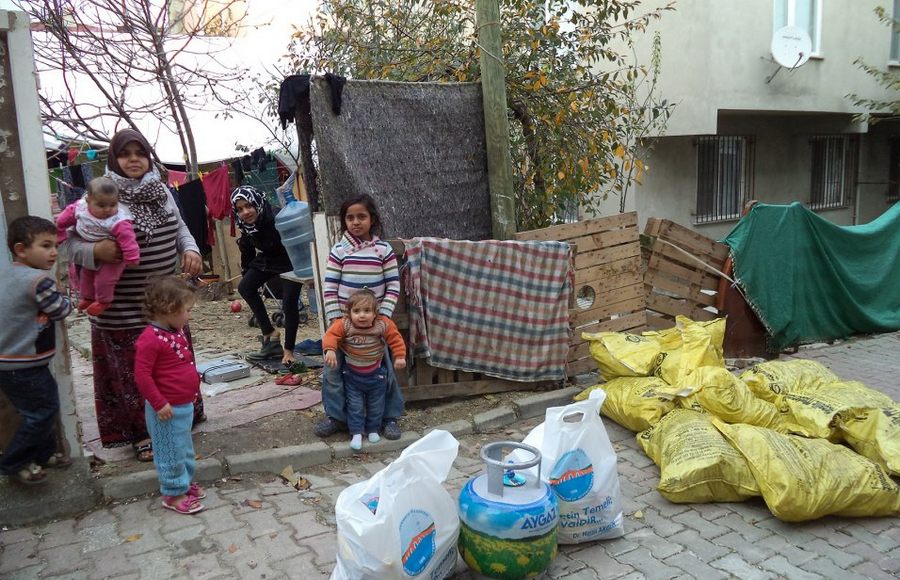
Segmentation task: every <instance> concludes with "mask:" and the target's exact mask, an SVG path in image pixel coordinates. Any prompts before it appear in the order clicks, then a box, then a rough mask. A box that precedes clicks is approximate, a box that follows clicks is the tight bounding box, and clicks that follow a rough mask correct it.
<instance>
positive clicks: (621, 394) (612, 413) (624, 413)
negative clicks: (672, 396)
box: [575, 377, 675, 432]
mask: <svg viewBox="0 0 900 580" xmlns="http://www.w3.org/2000/svg"><path fill="white" fill-rule="evenodd" d="M665 386H667V385H666V384H665V383H664V382H663V381H662V380H661V379H658V378H656V377H619V378H617V379H613V380H611V381H607V382H606V383H604V384H602V385H595V386H593V387H589V388H587V389H585V390H584V391H582V392H581V393H579V394H577V395H575V400H576V401H583V400H585V399H587V398H588V396H590V393H591V391H593V390H595V389H603V390H604V391H605V392H606V399H605V400H604V401H603V406H602V407H600V413H601V414H603V415H605V416H607V417H609V418H610V419H612V420H613V421H615V422H616V423H618V424H619V425H621V426H623V427H625V428H626V429H631V430H632V431H635V432H637V431H643V430H644V429H647V428H649V427H650V426H651V425H654V424H655V423H656V422H657V421H659V420H660V418H661V417H662V416H663V415H665V414H666V413H668V412H669V411H671V410H672V409H674V408H675V403H674V401H671V400H669V399H666V398H664V397H661V396H660V395H659V394H658V393H657V390H658V389H660V388H662V387H665Z"/></svg>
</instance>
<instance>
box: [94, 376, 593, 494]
mask: <svg viewBox="0 0 900 580" xmlns="http://www.w3.org/2000/svg"><path fill="white" fill-rule="evenodd" d="M581 390H582V389H580V388H578V387H567V388H565V389H559V390H556V391H547V392H543V393H537V394H534V395H529V396H527V397H523V398H521V399H519V400H517V401H514V402H513V403H512V406H503V407H498V408H496V409H491V410H490V411H485V412H484V413H478V414H477V415H475V416H473V417H472V420H471V421H467V420H465V419H459V420H457V421H453V422H452V423H446V424H443V425H437V426H435V427H431V428H429V429H426V430H425V431H424V432H423V433H422V434H423V435H424V434H427V433H430V432H431V431H434V430H435V429H441V430H444V431H449V432H450V433H451V434H453V436H454V437H461V436H463V435H469V434H471V433H485V432H487V431H490V430H492V429H498V428H501V427H505V426H507V425H512V424H513V423H516V422H517V421H519V420H522V419H531V418H534V417H539V416H541V415H543V413H544V411H545V410H546V409H547V407H554V406H559V405H565V404H567V403H569V402H571V401H572V397H573V396H574V395H576V394H577V393H579V392H581ZM420 437H421V435H420V434H419V433H417V432H415V431H404V432H403V435H402V436H401V437H400V439H397V440H395V441H391V440H389V439H382V440H381V441H379V442H378V443H374V444H373V443H368V442H367V441H364V442H363V451H362V452H363V453H387V452H389V451H397V450H399V449H405V448H406V447H408V446H409V445H411V444H413V443H414V442H416V441H418V440H419V438H420ZM352 455H354V452H353V450H352V449H350V447H349V446H348V445H347V442H346V441H343V440H342V441H340V442H338V441H334V442H325V441H317V442H315V443H310V444H307V445H293V446H290V447H280V448H277V449H264V450H262V451H252V452H248V453H237V454H234V455H228V456H226V457H225V458H224V460H222V461H220V460H218V459H203V460H200V461H198V462H197V472H196V473H195V479H197V480H198V481H204V482H209V481H213V480H216V479H221V478H223V477H228V476H233V475H240V474H243V473H258V472H269V473H281V470H282V469H284V468H285V467H286V466H288V465H291V466H293V467H294V469H298V468H303V467H313V466H316V465H324V464H328V463H331V461H333V460H335V459H344V458H347V457H350V456H352ZM158 488H159V482H158V481H157V479H156V471H155V470H153V469H150V470H147V471H141V472H138V473H131V474H128V475H120V476H115V477H110V478H109V480H108V481H107V482H106V483H105V484H104V485H103V495H104V496H105V497H106V498H109V499H126V498H130V497H134V496H137V495H143V494H145V493H151V492H154V491H156V490H157V489H158Z"/></svg>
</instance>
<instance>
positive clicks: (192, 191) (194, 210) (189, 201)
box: [178, 179, 210, 254]
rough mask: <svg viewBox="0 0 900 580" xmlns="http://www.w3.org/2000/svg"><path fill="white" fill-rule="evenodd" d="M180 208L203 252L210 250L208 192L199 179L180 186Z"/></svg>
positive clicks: (186, 223) (182, 216)
mask: <svg viewBox="0 0 900 580" xmlns="http://www.w3.org/2000/svg"><path fill="white" fill-rule="evenodd" d="M178 209H179V210H181V218H182V219H183V220H184V223H185V225H187V228H188V230H189V231H190V232H191V235H192V236H193V237H194V241H195V242H197V247H199V248H200V253H201V254H206V253H207V252H209V250H210V247H209V243H208V229H207V221H206V193H205V192H204V191H203V183H201V181H200V180H199V179H195V180H194V181H188V182H187V183H182V184H181V186H179V188H178Z"/></svg>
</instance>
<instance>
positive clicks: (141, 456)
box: [132, 441, 153, 463]
mask: <svg viewBox="0 0 900 580" xmlns="http://www.w3.org/2000/svg"><path fill="white" fill-rule="evenodd" d="M132 447H134V454H135V455H136V456H137V460H138V461H140V462H142V463H149V462H150V461H153V443H151V442H149V441H148V442H147V443H142V444H140V445H139V444H137V443H135V444H134V445H132Z"/></svg>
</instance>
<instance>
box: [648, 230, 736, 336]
mask: <svg viewBox="0 0 900 580" xmlns="http://www.w3.org/2000/svg"><path fill="white" fill-rule="evenodd" d="M644 235H645V238H644V239H645V250H646V253H645V256H646V258H647V270H646V272H645V274H644V284H645V290H646V294H647V326H649V327H650V328H656V329H660V328H669V327H671V326H674V324H675V316H676V315H678V314H682V315H684V316H687V317H688V318H691V319H692V320H712V319H713V318H716V317H718V316H720V313H719V311H718V310H717V309H716V306H715V305H716V296H717V292H718V285H719V275H718V274H716V272H717V271H718V272H720V271H722V268H723V266H724V264H725V259H726V258H727V257H728V246H726V245H724V244H720V243H719V242H716V241H715V240H712V239H710V238H707V237H706V236H703V235H701V234H698V233H697V232H695V231H693V230H690V229H688V228H686V227H684V226H682V225H679V224H677V223H675V222H673V221H671V220H665V219H658V218H650V219H649V220H647V225H646V227H645V228H644Z"/></svg>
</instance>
